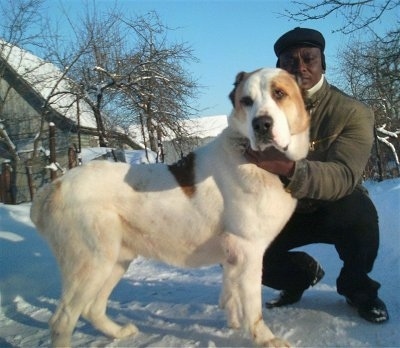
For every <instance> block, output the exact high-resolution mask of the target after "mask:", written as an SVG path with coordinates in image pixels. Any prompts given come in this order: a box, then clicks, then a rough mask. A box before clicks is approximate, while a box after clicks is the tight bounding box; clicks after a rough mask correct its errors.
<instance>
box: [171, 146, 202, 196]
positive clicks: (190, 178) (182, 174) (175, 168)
mask: <svg viewBox="0 0 400 348" xmlns="http://www.w3.org/2000/svg"><path fill="white" fill-rule="evenodd" d="M194 165H195V154H194V153H190V154H188V155H187V156H186V157H184V158H182V159H181V160H180V161H178V162H176V163H174V164H171V165H169V166H168V169H169V170H170V172H171V173H172V174H173V175H174V177H175V179H176V181H177V182H178V184H179V185H180V186H181V188H182V190H183V192H184V193H185V195H187V196H188V197H189V198H190V197H192V196H193V195H194V193H195V192H196V186H195V177H194Z"/></svg>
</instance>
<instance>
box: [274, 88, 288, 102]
mask: <svg viewBox="0 0 400 348" xmlns="http://www.w3.org/2000/svg"><path fill="white" fill-rule="evenodd" d="M285 96H286V93H285V92H284V91H283V90H282V89H279V88H277V89H275V90H274V97H275V99H277V100H280V99H282V98H284V97H285Z"/></svg>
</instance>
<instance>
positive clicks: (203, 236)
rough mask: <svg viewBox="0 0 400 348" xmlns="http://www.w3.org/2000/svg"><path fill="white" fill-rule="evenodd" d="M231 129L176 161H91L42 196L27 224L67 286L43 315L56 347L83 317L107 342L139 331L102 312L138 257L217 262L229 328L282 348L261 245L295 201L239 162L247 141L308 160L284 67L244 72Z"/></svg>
mask: <svg viewBox="0 0 400 348" xmlns="http://www.w3.org/2000/svg"><path fill="white" fill-rule="evenodd" d="M230 97H231V99H232V101H233V104H234V109H233V111H232V113H231V115H230V117H229V122H228V124H229V125H228V127H227V128H226V129H225V130H224V131H223V132H222V133H221V134H220V135H219V136H218V137H217V138H216V139H214V140H213V141H212V142H211V143H209V144H207V145H205V146H203V147H201V148H199V149H197V150H196V151H194V152H193V153H191V154H189V155H188V156H187V157H186V158H185V159H183V160H181V161H179V162H178V163H176V164H174V165H170V166H167V165H163V164H150V165H134V166H129V165H127V164H123V163H110V162H105V161H94V162H91V163H89V164H87V165H84V166H82V167H80V168H76V169H73V170H71V171H69V172H68V173H67V174H65V175H64V176H63V177H61V178H60V179H57V180H56V181H54V182H53V183H52V184H50V185H47V186H45V187H44V188H43V189H41V190H40V191H39V192H38V193H37V195H36V197H35V199H34V202H33V205H32V209H31V218H32V220H33V222H34V223H35V224H36V226H37V228H38V230H39V231H40V232H41V234H42V235H43V236H44V237H45V238H46V239H47V240H48V242H49V244H50V246H51V247H52V250H53V252H54V254H55V256H56V258H57V260H58V263H59V267H60V270H61V274H62V280H63V292H62V298H61V300H60V303H59V306H58V308H57V310H56V312H55V313H54V315H53V316H52V318H51V320H50V326H51V338H52V344H53V345H54V346H69V345H70V344H71V335H72V332H73V330H74V328H75V325H76V323H77V320H78V319H79V317H80V316H82V317H83V318H85V319H87V320H88V321H89V322H91V323H92V324H93V326H94V327H96V328H97V329H98V330H100V331H101V332H103V333H104V334H105V335H107V336H110V337H115V338H122V337H127V336H131V335H134V334H136V333H137V332H138V329H137V328H136V326H134V325H133V324H127V325H125V326H120V325H118V324H117V323H115V322H114V321H112V320H111V319H110V318H108V317H107V315H106V313H105V312H106V306H107V299H108V297H109V295H110V293H111V291H112V290H113V288H114V287H115V285H116V284H117V283H118V281H119V280H120V279H121V277H122V276H123V274H124V272H125V271H126V269H127V267H128V265H129V263H130V262H131V261H132V260H133V259H134V258H136V257H137V256H139V255H141V256H143V257H147V258H153V259H156V260H161V261H164V262H166V263H168V264H171V265H175V266H181V267H198V266H203V265H208V264H214V263H220V264H222V265H223V290H222V292H221V299H220V302H221V303H220V304H221V306H222V307H224V308H225V309H226V312H227V318H228V323H229V325H230V326H232V327H235V328H239V327H242V328H243V329H245V330H246V331H247V332H248V333H249V334H250V335H251V338H252V340H253V342H254V344H256V345H259V346H266V347H282V346H288V343H286V342H284V341H283V340H281V339H279V338H277V337H275V336H274V335H273V333H272V332H271V331H270V330H269V328H268V327H267V326H266V325H265V323H264V321H263V318H262V304H261V303H262V298H261V274H262V258H263V254H264V251H265V249H266V248H267V247H268V245H269V244H270V243H271V242H272V241H273V239H274V238H275V237H276V236H277V234H278V233H279V232H280V230H281V229H282V228H283V226H284V225H285V223H286V222H287V221H288V219H289V217H290V216H291V214H292V213H293V210H294V208H295V205H296V200H295V199H294V198H293V197H291V195H290V194H289V193H287V192H286V191H285V190H284V188H283V185H282V183H281V181H280V180H279V178H278V177H277V176H276V175H273V174H270V173H268V172H267V171H264V170H262V169H260V168H258V167H257V166H255V165H253V164H249V163H247V162H246V160H245V157H244V155H243V152H244V150H245V148H246V146H249V144H250V146H251V148H252V149H253V150H263V149H265V148H266V147H268V146H275V147H276V148H278V149H279V150H281V151H282V152H284V153H285V154H286V156H287V157H288V158H290V159H292V160H299V159H301V158H303V157H305V156H306V154H307V150H308V145H309V140H308V127H309V117H308V114H307V112H306V110H305V107H304V103H303V100H302V96H301V91H300V89H299V87H298V86H297V84H296V81H295V80H294V79H293V77H292V76H290V75H289V74H288V73H286V72H285V71H283V70H280V69H261V70H257V71H255V72H252V73H240V74H238V76H237V79H236V82H235V89H234V90H233V91H232V93H231V95H230Z"/></svg>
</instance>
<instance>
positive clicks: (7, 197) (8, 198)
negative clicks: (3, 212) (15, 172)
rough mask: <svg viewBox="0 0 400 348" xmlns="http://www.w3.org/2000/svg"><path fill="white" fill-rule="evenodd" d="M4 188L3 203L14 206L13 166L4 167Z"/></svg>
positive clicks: (6, 164) (5, 165)
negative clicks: (12, 187) (12, 188)
mask: <svg viewBox="0 0 400 348" xmlns="http://www.w3.org/2000/svg"><path fill="white" fill-rule="evenodd" d="M2 179H3V182H2V186H3V202H4V203H6V204H13V201H14V200H13V197H12V190H11V166H10V164H9V163H3V165H2Z"/></svg>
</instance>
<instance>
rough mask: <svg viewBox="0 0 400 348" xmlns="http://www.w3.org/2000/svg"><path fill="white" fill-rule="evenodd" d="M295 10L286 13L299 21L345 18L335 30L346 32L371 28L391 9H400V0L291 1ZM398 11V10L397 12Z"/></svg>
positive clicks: (285, 13)
mask: <svg viewBox="0 0 400 348" xmlns="http://www.w3.org/2000/svg"><path fill="white" fill-rule="evenodd" d="M291 3H292V4H294V5H295V6H296V9H295V10H293V11H292V10H285V12H284V15H285V16H287V17H289V18H290V19H293V20H295V21H299V22H307V21H310V20H318V19H323V18H326V17H328V16H330V15H336V16H338V17H342V18H344V19H345V21H344V23H343V24H342V25H341V26H339V27H338V28H337V29H335V30H334V31H339V32H342V33H344V34H349V33H354V32H355V31H357V30H360V29H365V28H369V27H370V26H371V25H373V24H374V23H376V22H378V21H379V20H380V19H381V18H382V16H383V15H384V14H385V13H387V12H391V11H399V6H400V0H382V1H376V0H319V1H317V2H314V1H313V2H310V1H297V0H295V1H291ZM397 13H398V12H397Z"/></svg>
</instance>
